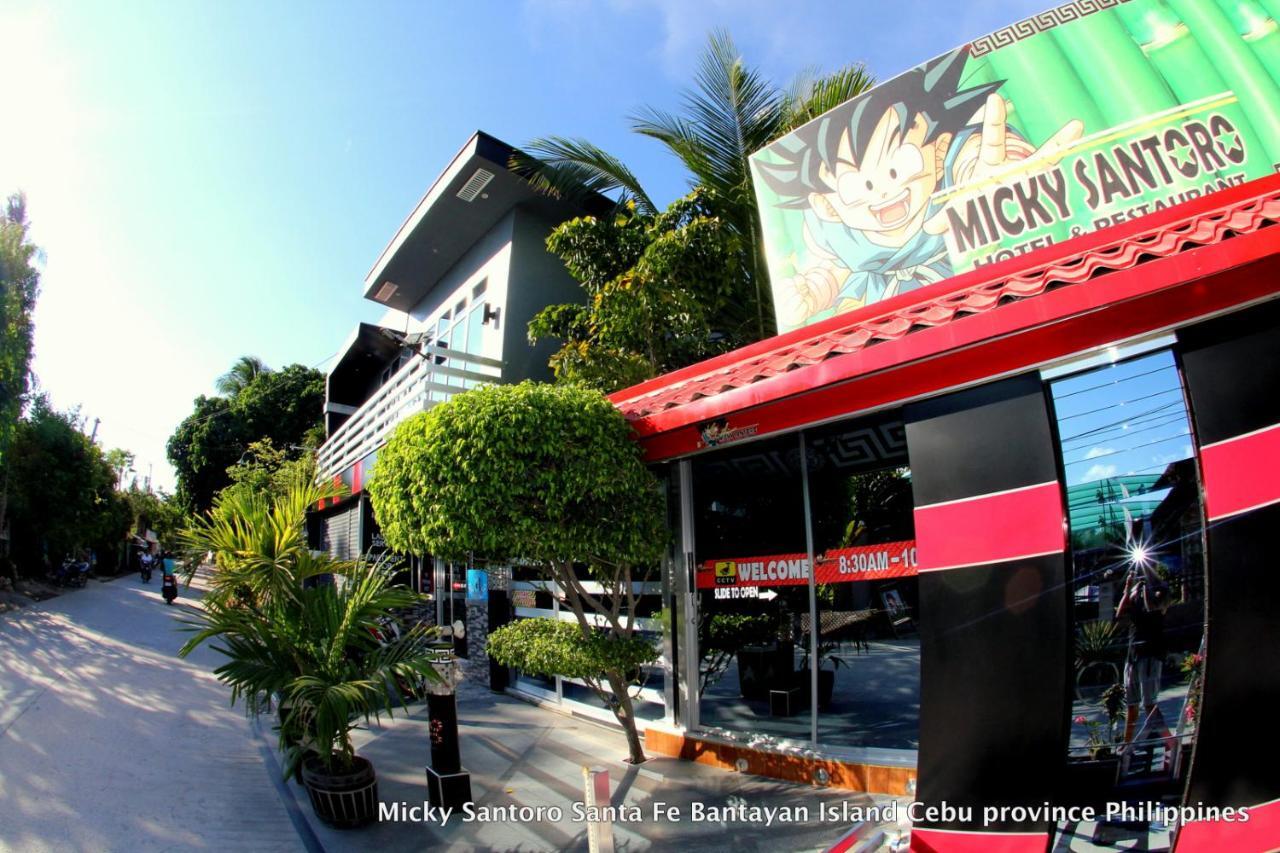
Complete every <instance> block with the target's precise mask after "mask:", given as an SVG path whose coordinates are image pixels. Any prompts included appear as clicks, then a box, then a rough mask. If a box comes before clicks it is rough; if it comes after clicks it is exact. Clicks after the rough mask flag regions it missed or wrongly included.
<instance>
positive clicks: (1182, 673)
mask: <svg viewBox="0 0 1280 853" xmlns="http://www.w3.org/2000/svg"><path fill="white" fill-rule="evenodd" d="M1049 387H1050V391H1051V395H1052V398H1053V404H1054V408H1055V413H1056V418H1057V426H1058V441H1059V449H1060V452H1061V460H1062V467H1063V470H1064V474H1065V480H1066V497H1067V512H1068V519H1069V525H1070V533H1071V540H1070V542H1071V563H1072V568H1071V571H1072V574H1071V596H1072V611H1073V614H1074V620H1073V621H1074V649H1073V652H1074V654H1073V659H1074V667H1073V673H1072V684H1073V688H1074V697H1073V704H1072V707H1071V712H1070V717H1071V719H1070V732H1071V734H1070V740H1069V744H1068V755H1067V757H1068V762H1069V771H1070V773H1071V778H1072V779H1074V780H1075V781H1074V782H1072V783H1071V784H1072V792H1073V795H1074V796H1075V798H1076V799H1077V800H1079V801H1082V802H1083V801H1094V802H1100V801H1106V800H1125V799H1135V800H1142V801H1146V800H1159V799H1160V798H1162V797H1169V798H1173V799H1174V800H1175V801H1176V800H1177V799H1178V798H1179V797H1180V796H1181V792H1182V790H1183V786H1184V783H1185V773H1186V768H1187V765H1188V759H1189V758H1190V751H1191V746H1192V742H1193V740H1194V738H1195V729H1196V718H1197V708H1198V702H1199V689H1200V678H1201V673H1202V671H1203V667H1204V630H1205V624H1204V613H1205V564H1204V549H1203V526H1202V514H1201V506H1200V486H1199V480H1198V472H1197V468H1196V460H1195V455H1194V452H1193V450H1192V437H1191V428H1190V424H1189V420H1188V414H1187V405H1186V402H1185V397H1184V395H1183V389H1182V384H1181V380H1180V376H1179V373H1178V369H1177V364H1176V363H1175V361H1174V358H1173V355H1172V353H1170V352H1169V351H1167V350H1166V351H1162V352H1158V353H1154V354H1152V355H1148V356H1144V357H1141V358H1137V359H1134V360H1131V361H1125V362H1120V363H1118V364H1114V365H1110V366H1107V367H1103V368H1099V369H1096V370H1091V371H1089V372H1087V373H1080V374H1076V375H1074V376H1070V377H1067V378H1064V379H1060V380H1058V381H1055V382H1053V383H1052V384H1051V385H1050V386H1049ZM1153 830H1154V828H1153Z"/></svg>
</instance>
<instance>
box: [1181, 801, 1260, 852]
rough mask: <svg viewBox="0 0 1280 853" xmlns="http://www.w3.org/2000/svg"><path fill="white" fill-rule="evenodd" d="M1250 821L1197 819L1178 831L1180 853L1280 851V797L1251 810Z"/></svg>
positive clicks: (1249, 812)
mask: <svg viewBox="0 0 1280 853" xmlns="http://www.w3.org/2000/svg"><path fill="white" fill-rule="evenodd" d="M1248 816H1249V819H1248V820H1247V821H1241V820H1235V821H1226V820H1197V821H1193V822H1191V823H1188V824H1186V825H1185V826H1183V827H1182V829H1181V830H1180V831H1179V832H1178V839H1177V842H1176V843H1175V844H1174V848H1173V849H1174V850H1175V851H1177V853H1202V851H1204V853H1209V851H1211V852H1212V853H1217V852H1218V851H1220V850H1280V800H1272V801H1271V802H1269V803H1263V804H1261V805H1257V806H1251V807H1250V808H1249V810H1248Z"/></svg>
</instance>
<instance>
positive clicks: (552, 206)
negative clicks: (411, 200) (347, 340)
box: [364, 131, 613, 311]
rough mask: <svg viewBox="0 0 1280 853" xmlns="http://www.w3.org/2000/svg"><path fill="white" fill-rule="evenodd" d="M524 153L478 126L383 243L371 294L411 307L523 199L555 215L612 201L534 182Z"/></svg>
mask: <svg viewBox="0 0 1280 853" xmlns="http://www.w3.org/2000/svg"><path fill="white" fill-rule="evenodd" d="M518 153H519V152H518V151H517V150H516V149H515V148H513V147H511V146H510V145H508V144H506V143H505V142H502V141H501V140H499V139H495V138H494V137H492V136H490V135H488V134H487V133H484V132H482V131H476V133H475V134H474V135H473V136H472V137H471V138H470V139H469V140H467V144H466V145H464V146H463V147H462V150H461V151H459V152H458V154H457V155H456V156H455V157H454V158H453V160H452V161H451V162H450V163H449V165H448V166H447V167H446V168H445V170H444V172H443V173H441V175H440V176H439V177H438V178H436V180H435V183H433V184H432V185H431V188H430V189H429V190H427V192H426V195H424V196H423V197H422V200H421V201H419V202H418V204H417V206H416V207H414V209H413V211H412V212H411V213H410V214H409V217H408V218H407V219H406V220H405V221H404V224H402V225H401V226H400V228H399V230H397V231H396V234H395V236H394V237H392V239H391V242H390V243H389V244H388V245H387V247H386V248H385V249H383V250H382V254H381V255H379V256H378V260H377V261H376V262H375V263H374V265H373V269H371V270H370V271H369V274H368V275H367V276H365V280H364V298H365V299H371V300H373V301H375V302H378V303H380V304H382V305H386V306H387V307H389V308H395V309H397V310H400V311H407V310H409V309H410V308H412V307H413V306H414V305H415V304H417V302H418V300H420V299H421V298H422V297H423V295H425V294H426V293H427V292H428V291H429V290H431V288H432V287H434V286H435V284H436V282H438V281H439V280H440V278H441V277H442V276H443V275H444V274H445V273H446V272H448V270H449V269H450V268H451V267H452V266H453V265H454V264H456V263H457V262H458V261H459V260H460V259H461V258H462V256H463V255H464V254H465V253H466V252H467V250H468V249H470V248H471V247H472V246H473V245H475V243H476V242H477V241H478V240H479V239H480V238H481V237H483V236H484V235H485V234H486V233H487V232H488V231H489V230H490V229H491V228H493V227H494V226H495V225H497V224H498V222H500V221H501V220H502V218H503V217H504V216H506V215H507V213H508V212H510V211H511V210H512V209H514V208H515V207H517V206H519V207H521V208H524V209H528V210H530V211H531V212H533V213H535V214H536V215H538V216H540V217H542V218H545V219H547V220H549V221H552V222H563V221H565V220H567V219H572V218H574V217H576V216H583V215H586V214H602V213H604V212H606V211H608V210H610V209H612V207H613V202H612V201H611V200H609V199H607V198H605V197H604V196H601V195H590V196H586V197H585V200H583V201H582V202H581V203H578V202H570V201H567V200H563V199H560V198H556V197H553V196H552V195H549V194H547V193H545V192H542V191H539V190H537V189H535V188H534V187H533V185H532V184H530V183H529V181H528V180H526V179H525V178H524V177H522V176H521V175H520V174H519V173H518V171H517V170H516V169H515V168H513V166H512V157H513V156H514V155H517V154H518Z"/></svg>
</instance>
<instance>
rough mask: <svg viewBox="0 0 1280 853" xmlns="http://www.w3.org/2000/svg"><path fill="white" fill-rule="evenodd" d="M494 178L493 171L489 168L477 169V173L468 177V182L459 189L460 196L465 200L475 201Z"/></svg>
mask: <svg viewBox="0 0 1280 853" xmlns="http://www.w3.org/2000/svg"><path fill="white" fill-rule="evenodd" d="M492 180H493V172H490V171H489V170H488V169H476V173H475V174H474V175H472V176H471V177H469V178H467V182H466V183H465V184H463V185H462V189H460V190H458V198H460V199H462V200H463V201H475V200H476V197H477V196H479V195H480V193H481V191H483V190H484V188H485V187H487V186H489V182H490V181H492Z"/></svg>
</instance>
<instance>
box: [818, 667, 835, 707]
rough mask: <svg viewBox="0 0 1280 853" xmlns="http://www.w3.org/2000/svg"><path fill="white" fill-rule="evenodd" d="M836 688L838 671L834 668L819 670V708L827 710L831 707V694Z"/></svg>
mask: <svg viewBox="0 0 1280 853" xmlns="http://www.w3.org/2000/svg"><path fill="white" fill-rule="evenodd" d="M835 690H836V671H835V670H834V669H820V670H818V710H819V711H825V710H827V709H828V708H830V707H831V694H833V693H835Z"/></svg>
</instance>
